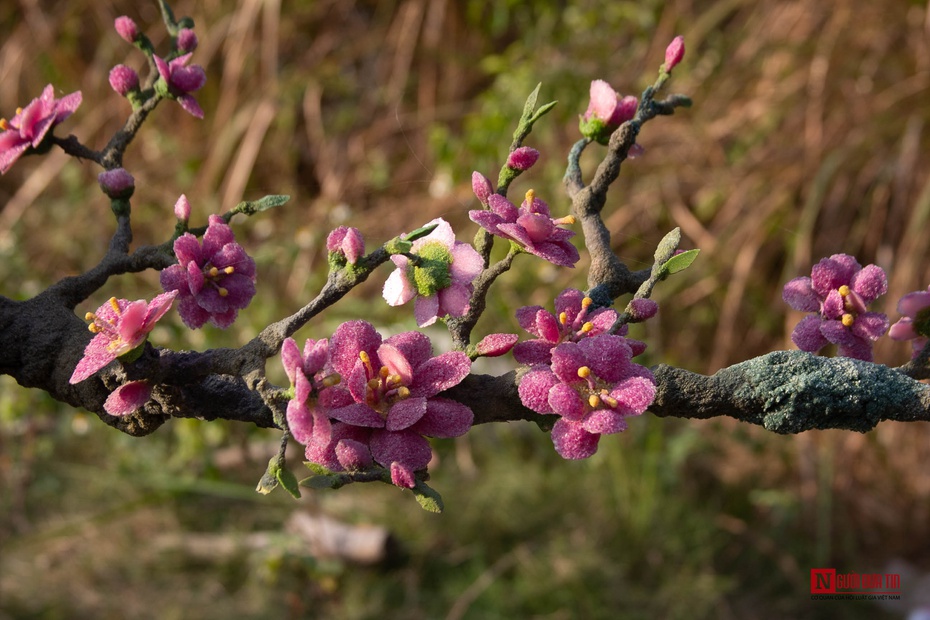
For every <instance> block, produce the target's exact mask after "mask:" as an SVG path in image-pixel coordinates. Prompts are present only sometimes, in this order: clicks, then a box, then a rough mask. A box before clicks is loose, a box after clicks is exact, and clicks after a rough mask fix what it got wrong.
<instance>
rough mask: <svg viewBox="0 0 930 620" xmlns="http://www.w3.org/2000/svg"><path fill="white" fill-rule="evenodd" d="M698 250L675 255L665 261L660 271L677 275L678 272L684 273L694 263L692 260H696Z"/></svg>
mask: <svg viewBox="0 0 930 620" xmlns="http://www.w3.org/2000/svg"><path fill="white" fill-rule="evenodd" d="M699 252H700V250H698V249H694V250H688V251H687V252H682V253H681V254H676V255H675V256H673V257H671V258H670V259H668V261H666V263H665V264H664V265H662V271H663V272H665V273H668V274H672V273H678V272H679V271H684V270H685V269H687V268H688V267H690V266H691V263H693V262H694V259H696V258H697V255H698V253H699Z"/></svg>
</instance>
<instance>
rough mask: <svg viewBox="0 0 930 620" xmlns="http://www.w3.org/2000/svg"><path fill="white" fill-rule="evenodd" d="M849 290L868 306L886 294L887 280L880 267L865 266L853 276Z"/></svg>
mask: <svg viewBox="0 0 930 620" xmlns="http://www.w3.org/2000/svg"><path fill="white" fill-rule="evenodd" d="M850 288H852V290H854V291H855V292H856V293H858V294H859V295H861V296H862V299H863V300H864V301H865V303H867V304H870V303H872V302H873V301H875V300H876V299H878V298H879V297H880V296H882V295H884V294H885V293H887V292H888V279H887V278H886V277H885V272H884V270H883V269H882V268H881V267H878V266H877V265H866V266H865V267H863V268H862V271H859V272H858V273H856V274H855V275H854V276H853V278H852V282H851V284H850Z"/></svg>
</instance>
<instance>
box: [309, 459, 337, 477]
mask: <svg viewBox="0 0 930 620" xmlns="http://www.w3.org/2000/svg"><path fill="white" fill-rule="evenodd" d="M304 465H306V466H307V469H309V470H310V471H312V472H313V473H315V474H317V475H318V476H329V475H331V474H332V473H333V472H331V471H330V470H328V469H326V468H325V467H323V466H322V465H318V464H317V463H312V462H310V461H304Z"/></svg>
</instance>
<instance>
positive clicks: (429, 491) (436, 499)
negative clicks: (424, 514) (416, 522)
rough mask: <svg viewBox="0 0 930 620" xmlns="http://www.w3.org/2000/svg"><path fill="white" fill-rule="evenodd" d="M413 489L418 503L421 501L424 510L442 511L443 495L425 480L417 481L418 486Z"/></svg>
mask: <svg viewBox="0 0 930 620" xmlns="http://www.w3.org/2000/svg"><path fill="white" fill-rule="evenodd" d="M411 490H412V491H413V494H414V496H415V497H416V498H417V503H419V504H420V506H422V507H423V509H424V510H428V511H430V512H435V513H440V512H442V508H443V505H442V497H441V496H440V495H439V493H438V492H436V490H435V489H433V488H432V487H430V486H429V485H427V484H426V483H425V482H417V486H415V487H413V489H411Z"/></svg>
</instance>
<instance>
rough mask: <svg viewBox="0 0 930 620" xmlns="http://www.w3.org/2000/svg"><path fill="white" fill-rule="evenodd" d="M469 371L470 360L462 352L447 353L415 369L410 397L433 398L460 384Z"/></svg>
mask: <svg viewBox="0 0 930 620" xmlns="http://www.w3.org/2000/svg"><path fill="white" fill-rule="evenodd" d="M470 371H471V360H470V359H469V358H468V356H467V355H465V353H463V352H462V351H449V352H447V353H443V354H442V355H438V356H436V357H434V358H432V359H430V360H427V361H426V362H424V363H423V364H421V365H420V366H419V367H418V368H417V372H416V375H415V376H414V377H413V383H412V384H411V385H410V386H409V387H410V395H411V396H425V397H429V396H434V395H436V394H438V393H439V392H442V391H443V390H448V389H449V388H450V387H452V386H453V385H458V384H459V383H461V382H462V379H464V378H465V377H466V376H468V373H469V372H470Z"/></svg>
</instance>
